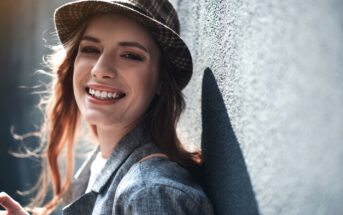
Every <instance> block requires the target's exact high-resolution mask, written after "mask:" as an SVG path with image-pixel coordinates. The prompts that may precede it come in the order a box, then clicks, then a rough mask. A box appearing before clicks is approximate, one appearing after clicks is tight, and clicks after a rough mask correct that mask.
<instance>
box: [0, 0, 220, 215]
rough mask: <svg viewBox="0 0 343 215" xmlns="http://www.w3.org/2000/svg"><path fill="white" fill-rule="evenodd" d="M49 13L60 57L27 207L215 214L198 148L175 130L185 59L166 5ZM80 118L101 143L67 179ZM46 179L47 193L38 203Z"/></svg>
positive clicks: (68, 7) (12, 210) (186, 76)
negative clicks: (35, 188)
mask: <svg viewBox="0 0 343 215" xmlns="http://www.w3.org/2000/svg"><path fill="white" fill-rule="evenodd" d="M54 21H55V24H56V29H57V33H58V35H59V38H60V41H61V43H62V45H63V48H62V51H63V52H64V53H65V55H64V57H63V60H62V61H61V62H59V64H57V66H55V67H53V71H54V72H56V74H57V75H56V80H54V82H53V85H52V96H51V97H50V98H49V100H48V101H47V104H48V105H47V106H46V113H47V114H46V115H47V117H46V121H45V124H44V126H43V129H42V135H46V136H47V145H46V149H45V154H44V158H45V160H46V162H47V165H46V168H45V172H44V173H42V178H41V180H40V183H41V185H42V186H39V187H40V190H39V192H38V195H37V198H36V199H35V201H33V206H35V208H36V209H35V210H34V213H36V214H49V213H51V212H53V211H54V210H55V209H56V207H57V206H59V204H61V205H62V204H64V205H65V207H64V208H63V214H213V209H212V204H211V202H210V201H209V199H208V198H207V196H206V194H205V193H204V191H203V189H202V188H201V186H200V185H199V184H197V182H196V179H195V178H194V175H192V174H191V173H193V172H196V171H197V169H198V167H199V166H200V165H201V163H202V160H201V153H200V151H197V152H188V151H186V150H185V149H184V148H183V146H182V144H181V143H180V141H179V139H178V137H177V133H176V125H177V121H178V119H179V117H180V114H181V112H182V111H183V110H184V106H185V103H184V99H183V95H182V92H181V90H182V89H183V88H184V87H185V86H186V85H187V83H188V82H189V80H190V78H191V74H192V59H191V55H190V52H189V50H188V48H187V46H186V44H185V43H184V42H183V40H182V39H181V38H180V37H179V35H178V33H179V22H178V18H177V15H176V12H175V10H174V8H173V7H172V5H171V4H170V3H169V2H168V1H167V0H152V1H144V0H130V1H124V0H120V1H119V0H118V1H89V0H84V1H75V2H72V3H68V4H65V5H63V6H61V7H60V8H58V9H57V10H56V12H55V19H54ZM52 63H54V64H56V63H55V62H52ZM81 118H83V119H85V121H86V122H87V123H88V125H89V126H90V131H91V132H92V133H93V134H94V136H95V137H96V141H97V144H98V147H97V149H96V150H95V151H94V153H93V154H92V155H91V156H90V157H89V158H88V159H87V160H86V161H85V163H84V165H83V166H82V167H81V169H80V170H79V171H78V173H77V174H76V176H75V177H74V178H73V177H72V174H73V161H74V143H75V139H76V138H77V132H78V130H79V127H80V121H81ZM64 150H65V151H66V153H65V154H66V157H65V158H62V159H64V160H66V170H65V171H63V169H62V168H61V167H60V165H59V163H58V160H60V159H61V158H59V157H60V155H61V154H62V153H61V152H62V151H64ZM50 176H51V177H50ZM49 185H52V186H53V191H54V195H53V198H52V199H51V200H50V201H49V202H48V203H47V204H45V205H43V207H42V208H40V210H37V207H39V206H40V205H39V204H40V202H42V200H43V199H44V198H45V196H46V194H47V191H48V186H49ZM62 201H63V203H62ZM0 204H1V205H3V206H4V207H5V208H7V212H8V213H9V214H20V213H22V214H26V213H27V212H26V211H25V210H24V209H23V208H22V207H21V206H20V205H19V204H18V203H16V202H15V201H14V200H13V199H11V198H10V197H9V196H7V195H6V194H1V195H0Z"/></svg>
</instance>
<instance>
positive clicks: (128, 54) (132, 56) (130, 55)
mask: <svg viewBox="0 0 343 215" xmlns="http://www.w3.org/2000/svg"><path fill="white" fill-rule="evenodd" d="M121 56H122V57H124V58H127V59H130V60H137V61H142V60H143V58H142V57H141V56H139V55H137V54H133V53H125V54H123V55H121Z"/></svg>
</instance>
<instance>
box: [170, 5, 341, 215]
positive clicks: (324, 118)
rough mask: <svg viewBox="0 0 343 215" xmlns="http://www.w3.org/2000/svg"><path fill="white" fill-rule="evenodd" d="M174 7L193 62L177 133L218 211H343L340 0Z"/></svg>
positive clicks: (318, 212)
mask: <svg viewBox="0 0 343 215" xmlns="http://www.w3.org/2000/svg"><path fill="white" fill-rule="evenodd" d="M172 3H173V4H174V5H175V7H176V8H177V10H178V12H179V17H180V20H181V31H182V37H183V38H184V39H185V41H186V42H187V44H188V45H189V47H190V49H191V52H192V55H193V58H194V64H195V71H194V76H193V78H192V81H191V83H190V85H189V86H188V87H187V88H186V90H185V95H186V97H187V104H188V108H187V110H186V112H185V114H184V115H183V118H182V120H181V126H180V131H181V132H182V134H183V140H184V141H187V142H188V143H189V144H191V145H198V146H199V145H200V143H202V145H203V147H204V148H205V155H206V159H207V160H208V161H209V166H210V167H208V168H209V169H211V168H212V170H214V172H215V173H213V174H214V175H213V174H212V175H211V174H210V173H208V172H207V173H208V174H209V175H208V177H209V180H210V181H216V183H215V184H213V183H212V184H210V185H209V190H210V191H209V192H210V194H211V196H212V197H213V198H214V199H215V200H216V201H217V202H218V201H219V203H218V204H217V203H215V204H216V208H217V211H218V212H219V213H220V214H255V213H260V214H308V215H310V214H311V215H312V214H342V213H343V204H342V201H343V171H342V170H343V169H342V165H343V143H342V140H343V13H342V11H343V1H340V0H327V1H320V0H317V1H310V0H304V1H295V0H287V1H273V0H269V1H267V0H262V1H261V0H238V1H230V0H225V1H224V0H222V1H211V0H199V1H186V0H173V1H172ZM207 67H209V68H210V69H211V71H210V70H208V71H207V72H206V73H204V70H205V68H207ZM204 74H205V75H204ZM201 125H203V127H204V130H203V132H202V126H201ZM218 148H219V149H218ZM219 162H221V163H219ZM215 165H218V166H217V167H215ZM214 167H215V168H214ZM221 170H223V171H221ZM212 172H213V171H212ZM217 176H219V177H221V179H220V180H218V179H216V177H217ZM210 183H211V182H210ZM216 184H217V185H216ZM211 190H216V191H219V192H217V193H215V192H212V191H211ZM211 192H212V193H211Z"/></svg>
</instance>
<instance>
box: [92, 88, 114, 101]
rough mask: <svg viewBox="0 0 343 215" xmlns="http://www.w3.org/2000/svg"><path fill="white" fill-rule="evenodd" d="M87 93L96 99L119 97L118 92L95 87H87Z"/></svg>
mask: <svg viewBox="0 0 343 215" xmlns="http://www.w3.org/2000/svg"><path fill="white" fill-rule="evenodd" d="M88 93H89V94H90V95H92V96H94V97H96V98H98V99H102V100H108V99H117V98H119V97H120V94H119V93H115V92H113V93H112V92H107V91H100V90H95V89H91V88H89V90H88Z"/></svg>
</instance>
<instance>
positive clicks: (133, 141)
mask: <svg viewBox="0 0 343 215" xmlns="http://www.w3.org/2000/svg"><path fill="white" fill-rule="evenodd" d="M147 142H148V138H147V137H146V135H144V129H143V127H142V126H137V127H135V128H134V129H133V130H131V131H130V132H129V133H128V134H126V135H125V136H124V137H123V138H122V139H121V140H120V141H119V143H118V144H117V146H116V147H115V149H114V150H113V152H112V154H111V155H110V157H109V158H108V160H107V162H106V164H105V166H104V168H103V170H102V172H101V174H100V175H99V176H98V178H97V180H96V181H95V182H94V184H93V186H92V191H94V192H96V193H99V192H101V189H102V188H103V187H104V186H105V184H106V183H107V181H108V180H109V179H110V178H111V176H112V175H113V174H114V173H115V172H116V171H117V170H118V169H119V168H120V166H121V165H122V164H123V163H124V162H125V160H126V159H127V158H128V157H129V155H130V154H131V153H132V152H133V151H135V149H137V148H138V147H140V146H142V145H143V144H145V143H147Z"/></svg>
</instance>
